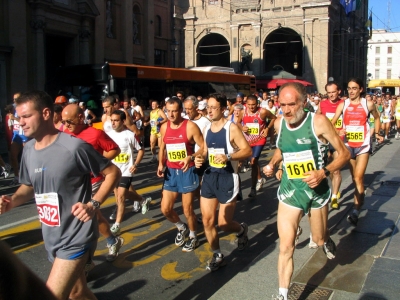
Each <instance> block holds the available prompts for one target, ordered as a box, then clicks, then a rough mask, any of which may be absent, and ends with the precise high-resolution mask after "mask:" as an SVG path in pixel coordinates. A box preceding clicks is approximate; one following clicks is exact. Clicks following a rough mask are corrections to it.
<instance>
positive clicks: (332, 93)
mask: <svg viewBox="0 0 400 300" xmlns="http://www.w3.org/2000/svg"><path fill="white" fill-rule="evenodd" d="M325 91H326V92H327V94H328V97H329V98H328V100H325V101H322V102H321V103H320V104H319V107H318V110H317V113H320V114H323V115H325V116H326V117H327V118H328V119H329V121H331V120H332V118H333V116H334V115H335V113H336V109H337V107H338V105H339V103H342V102H343V101H342V100H341V99H340V98H339V95H340V93H341V90H340V88H339V84H338V83H336V82H334V81H330V82H328V83H327V84H326V85H325ZM334 126H335V129H336V130H337V131H340V130H342V129H343V116H342V115H341V116H340V117H339V119H338V120H337V121H336V123H335V125H334ZM337 155H338V153H337V151H336V149H334V148H333V147H332V145H329V151H328V163H330V162H331V161H332V160H334V159H337ZM330 178H331V181H332V197H331V207H332V208H333V209H339V203H338V200H339V199H340V185H341V183H342V174H341V173H340V170H336V171H335V172H332V173H331V174H330Z"/></svg>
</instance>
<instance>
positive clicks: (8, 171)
mask: <svg viewBox="0 0 400 300" xmlns="http://www.w3.org/2000/svg"><path fill="white" fill-rule="evenodd" d="M10 171H11V166H10V165H9V164H6V166H5V168H3V175H4V178H8V177H9V176H10Z"/></svg>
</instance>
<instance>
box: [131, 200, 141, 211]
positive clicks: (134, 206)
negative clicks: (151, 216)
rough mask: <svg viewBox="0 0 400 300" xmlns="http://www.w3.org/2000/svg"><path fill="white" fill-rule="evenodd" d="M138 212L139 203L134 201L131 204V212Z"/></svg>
mask: <svg viewBox="0 0 400 300" xmlns="http://www.w3.org/2000/svg"><path fill="white" fill-rule="evenodd" d="M139 210H140V203H139V201H134V202H133V208H132V211H133V212H138V211H139Z"/></svg>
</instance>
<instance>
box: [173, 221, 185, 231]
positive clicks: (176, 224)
mask: <svg viewBox="0 0 400 300" xmlns="http://www.w3.org/2000/svg"><path fill="white" fill-rule="evenodd" d="M175 226H176V228H178V230H181V229H183V227H184V226H185V224H183V223H182V221H179V222H176V223H175Z"/></svg>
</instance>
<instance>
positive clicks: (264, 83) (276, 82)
mask: <svg viewBox="0 0 400 300" xmlns="http://www.w3.org/2000/svg"><path fill="white" fill-rule="evenodd" d="M288 82H298V83H301V84H302V85H304V86H313V84H312V83H309V82H307V81H304V80H300V79H283V78H282V79H269V80H256V87H257V89H276V88H278V87H280V86H281V85H284V84H285V83H288Z"/></svg>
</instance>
